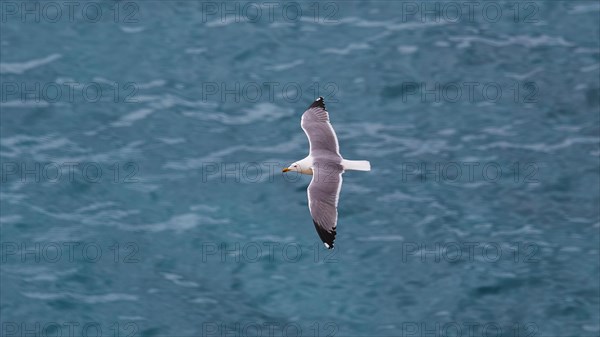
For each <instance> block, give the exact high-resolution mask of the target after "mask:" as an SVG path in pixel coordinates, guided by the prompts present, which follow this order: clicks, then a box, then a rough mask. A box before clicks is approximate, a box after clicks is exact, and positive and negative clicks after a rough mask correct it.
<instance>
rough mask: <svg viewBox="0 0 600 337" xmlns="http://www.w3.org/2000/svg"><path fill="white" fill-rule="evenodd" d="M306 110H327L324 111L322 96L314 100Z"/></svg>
mask: <svg viewBox="0 0 600 337" xmlns="http://www.w3.org/2000/svg"><path fill="white" fill-rule="evenodd" d="M308 108H309V109H310V108H322V109H324V110H327V109H325V100H324V99H323V97H322V96H319V98H317V99H316V100H315V101H314V102H313V104H311V105H310V106H309V107H308Z"/></svg>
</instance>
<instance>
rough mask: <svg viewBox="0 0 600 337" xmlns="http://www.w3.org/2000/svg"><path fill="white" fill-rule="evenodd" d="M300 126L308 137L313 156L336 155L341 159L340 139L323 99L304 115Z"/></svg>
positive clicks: (310, 107) (312, 105)
mask: <svg viewBox="0 0 600 337" xmlns="http://www.w3.org/2000/svg"><path fill="white" fill-rule="evenodd" d="M300 125H301V126H302V130H304V133H306V136H307V137H308V142H309V143H310V153H311V156H313V157H317V156H319V155H320V154H324V155H327V154H329V155H330V154H334V155H336V156H337V157H341V156H340V146H339V144H338V139H337V136H336V135H335V131H334V130H333V127H332V126H331V123H330V122H329V113H327V110H326V109H325V101H324V100H323V97H319V98H317V100H316V101H314V102H313V104H311V105H310V106H309V107H308V109H307V110H306V111H305V112H304V113H303V114H302V121H301V123H300Z"/></svg>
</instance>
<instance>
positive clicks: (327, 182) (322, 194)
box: [308, 161, 344, 249]
mask: <svg viewBox="0 0 600 337" xmlns="http://www.w3.org/2000/svg"><path fill="white" fill-rule="evenodd" d="M314 164H315V165H314V167H313V179H312V181H311V182H310V185H309V186H308V208H309V209H310V215H311V216H312V218H313V223H314V225H315V228H316V230H317V233H318V234H319V237H320V238H321V240H322V241H323V243H325V246H326V247H327V248H330V249H331V248H333V242H334V240H335V235H336V231H335V229H336V226H337V218H338V213H337V205H338V200H339V195H340V190H341V187H342V173H343V172H344V171H343V168H342V166H341V165H340V164H338V163H335V162H327V161H325V162H316V163H314Z"/></svg>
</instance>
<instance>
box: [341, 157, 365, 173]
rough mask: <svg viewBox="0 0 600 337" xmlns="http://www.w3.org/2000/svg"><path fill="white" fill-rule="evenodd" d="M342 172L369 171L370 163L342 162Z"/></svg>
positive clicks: (357, 161) (360, 161)
mask: <svg viewBox="0 0 600 337" xmlns="http://www.w3.org/2000/svg"><path fill="white" fill-rule="evenodd" d="M342 166H343V167H344V170H354V171H371V163H369V162H368V161H367V160H346V159H344V160H342Z"/></svg>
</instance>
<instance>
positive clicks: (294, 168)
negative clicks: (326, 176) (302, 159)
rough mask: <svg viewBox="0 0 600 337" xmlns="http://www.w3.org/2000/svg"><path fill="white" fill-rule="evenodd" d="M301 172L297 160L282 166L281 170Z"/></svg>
mask: <svg viewBox="0 0 600 337" xmlns="http://www.w3.org/2000/svg"><path fill="white" fill-rule="evenodd" d="M290 171H293V172H301V171H302V167H300V165H299V164H298V162H295V163H292V164H291V165H290V166H288V167H286V168H284V169H283V170H282V171H281V172H290Z"/></svg>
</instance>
